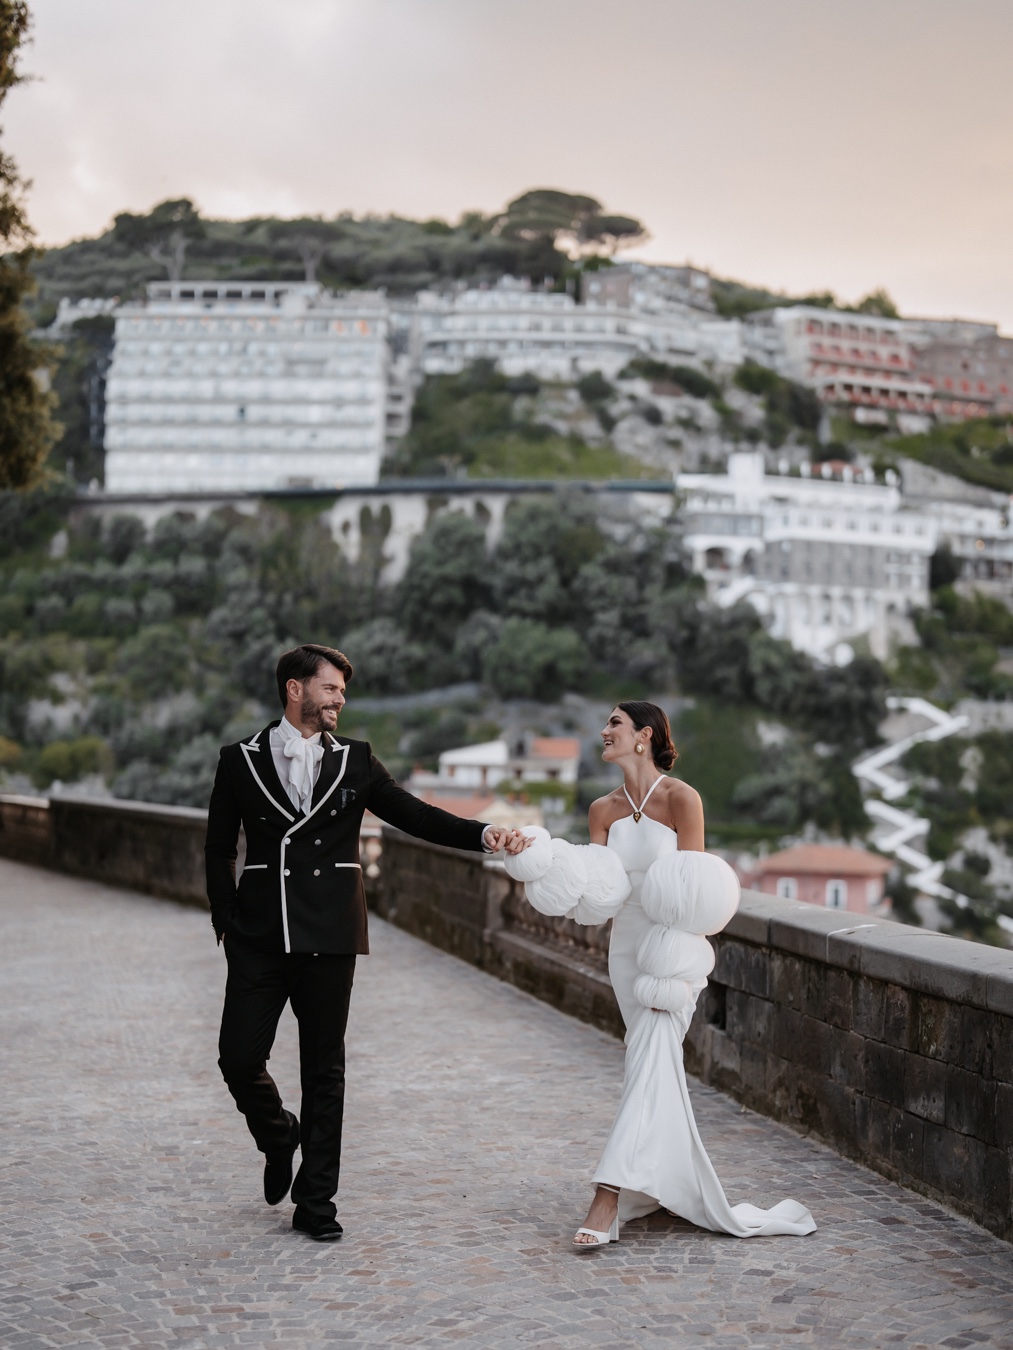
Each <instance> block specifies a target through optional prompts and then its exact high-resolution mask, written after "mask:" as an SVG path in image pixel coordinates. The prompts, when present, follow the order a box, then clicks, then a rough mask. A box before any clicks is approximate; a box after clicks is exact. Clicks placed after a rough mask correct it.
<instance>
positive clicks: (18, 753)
mask: <svg viewBox="0 0 1013 1350" xmlns="http://www.w3.org/2000/svg"><path fill="white" fill-rule="evenodd" d="M22 754H23V751H22V749H21V746H20V745H18V743H17V741H11V740H8V739H7V737H6V736H0V769H16V768H17V767H18V765H19V764H20V763H21V757H22Z"/></svg>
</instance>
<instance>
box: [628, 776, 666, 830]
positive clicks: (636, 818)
mask: <svg viewBox="0 0 1013 1350" xmlns="http://www.w3.org/2000/svg"><path fill="white" fill-rule="evenodd" d="M664 776H665V775H664V774H663V773H659V774H658V776H657V778H656V779H655V780H654V782H653V783H652V784H651V786H650V787H649V788H648V789H647V796H645V797H644V800H643V801H642V802H641V803H640V805H639V806H638V805H637V804H636V802H635V801H634V800H633V798H632V797H631V796H630V794H629V791H628V789H627V787H626V784H625V783H623V791H624V792H625V793H626V800H627V801H628V802H629V804H630V805H631V806H632V807H633V823H634V825H639V823H640V817H641V816H642V815H643V814H644V807H645V806H646V805H647V802H648V799H649V798H650V795H651V793H652V792H653V791H654V789H655V788H656V787H657V786H658V784H659V783H660V782H661V780H662V779H663V778H664Z"/></svg>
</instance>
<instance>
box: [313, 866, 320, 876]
mask: <svg viewBox="0 0 1013 1350" xmlns="http://www.w3.org/2000/svg"><path fill="white" fill-rule="evenodd" d="M313 875H314V876H315V877H318V876H319V875H320V868H319V867H314V869H313Z"/></svg>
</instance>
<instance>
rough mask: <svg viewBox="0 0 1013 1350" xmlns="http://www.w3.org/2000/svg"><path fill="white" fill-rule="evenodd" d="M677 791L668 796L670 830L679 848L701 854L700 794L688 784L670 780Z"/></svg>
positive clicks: (702, 850)
mask: <svg viewBox="0 0 1013 1350" xmlns="http://www.w3.org/2000/svg"><path fill="white" fill-rule="evenodd" d="M671 781H672V782H673V784H674V785H675V786H676V788H677V790H676V791H675V792H671V793H670V794H669V798H670V801H671V812H672V829H673V830H675V832H676V834H677V835H678V836H679V847H680V848H681V849H683V850H685V851H687V852H689V853H703V852H705V851H706V850H705V847H704V827H703V802H702V801H701V800H700V794H699V792H697V791H696V789H695V788H691V787H690V785H689V784H688V783H683V782H680V781H679V780H677V779H673V780H671Z"/></svg>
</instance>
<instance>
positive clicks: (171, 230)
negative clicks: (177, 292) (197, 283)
mask: <svg viewBox="0 0 1013 1350" xmlns="http://www.w3.org/2000/svg"><path fill="white" fill-rule="evenodd" d="M113 229H114V230H115V233H116V238H117V240H118V242H119V243H121V244H125V245H126V247H127V248H129V249H133V250H135V251H136V252H140V253H146V254H147V255H148V257H149V258H151V259H152V261H153V262H156V263H158V265H159V266H160V267H164V268H165V270H166V272H167V273H168V277H169V280H170V281H180V280H182V277H183V268H184V266H185V265H186V255H187V251H188V250H189V248H190V246H191V244H192V243H193V241H194V240H195V239H202V238H203V237H204V224H203V221H202V220H201V218H200V214H199V212H198V211H197V208H196V207H195V206H194V204H193V202H192V201H190V199H189V198H188V197H180V198H178V199H176V200H173V201H167V202H159V204H158V206H156V207H155V208H154V209H153V210H152V211H151V213H150V214H149V215H147V216H135V215H131V214H130V212H129V211H123V212H121V213H120V215H118V216H117V217H116V219H115V221H114V223H113Z"/></svg>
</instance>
